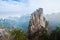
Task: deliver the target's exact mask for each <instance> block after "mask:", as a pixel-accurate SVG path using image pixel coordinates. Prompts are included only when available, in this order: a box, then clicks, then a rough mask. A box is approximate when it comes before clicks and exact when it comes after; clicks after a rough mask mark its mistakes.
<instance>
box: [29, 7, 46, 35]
mask: <svg viewBox="0 0 60 40" xmlns="http://www.w3.org/2000/svg"><path fill="white" fill-rule="evenodd" d="M42 28H44V29H45V28H47V27H46V20H45V17H44V16H43V8H39V9H37V10H36V11H34V12H33V13H32V14H31V18H30V22H29V27H28V33H29V35H30V36H32V35H34V34H35V33H39V32H41V31H42V30H41V29H42Z"/></svg>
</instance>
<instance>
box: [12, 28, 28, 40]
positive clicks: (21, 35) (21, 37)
mask: <svg viewBox="0 0 60 40" xmlns="http://www.w3.org/2000/svg"><path fill="white" fill-rule="evenodd" d="M11 36H13V39H12V40H28V38H27V34H26V33H25V32H24V31H23V30H22V29H14V30H13V31H11Z"/></svg>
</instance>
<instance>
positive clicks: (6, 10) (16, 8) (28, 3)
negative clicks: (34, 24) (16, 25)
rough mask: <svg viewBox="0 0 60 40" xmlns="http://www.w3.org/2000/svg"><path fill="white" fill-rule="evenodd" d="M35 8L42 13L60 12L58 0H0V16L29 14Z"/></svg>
mask: <svg viewBox="0 0 60 40" xmlns="http://www.w3.org/2000/svg"><path fill="white" fill-rule="evenodd" d="M37 8H43V9H44V14H50V13H55V12H60V0H0V18H1V17H8V16H13V17H14V16H18V17H19V16H22V15H26V14H31V13H32V12H33V11H34V10H36V9H37Z"/></svg>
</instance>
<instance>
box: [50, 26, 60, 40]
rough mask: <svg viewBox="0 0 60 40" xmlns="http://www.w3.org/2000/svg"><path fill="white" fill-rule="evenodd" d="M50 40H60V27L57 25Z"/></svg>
mask: <svg viewBox="0 0 60 40" xmlns="http://www.w3.org/2000/svg"><path fill="white" fill-rule="evenodd" d="M49 40H60V28H59V27H56V29H55V30H53V31H52V32H51V34H50V37H49Z"/></svg>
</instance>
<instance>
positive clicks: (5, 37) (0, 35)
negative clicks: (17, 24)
mask: <svg viewBox="0 0 60 40" xmlns="http://www.w3.org/2000/svg"><path fill="white" fill-rule="evenodd" d="M9 36H10V35H9V33H8V32H7V31H6V30H5V29H0V40H10V39H9Z"/></svg>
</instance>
